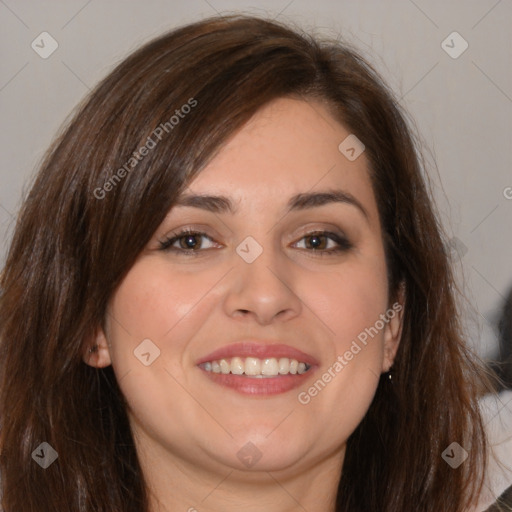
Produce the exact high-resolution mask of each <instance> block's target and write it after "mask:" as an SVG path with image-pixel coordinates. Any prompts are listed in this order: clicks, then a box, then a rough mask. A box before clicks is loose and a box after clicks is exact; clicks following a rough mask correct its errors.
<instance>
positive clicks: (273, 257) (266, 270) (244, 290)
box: [224, 248, 303, 325]
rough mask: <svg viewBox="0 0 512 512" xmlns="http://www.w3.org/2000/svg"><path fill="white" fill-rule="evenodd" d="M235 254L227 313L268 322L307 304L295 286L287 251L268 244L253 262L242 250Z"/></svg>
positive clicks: (289, 315) (284, 317)
mask: <svg viewBox="0 0 512 512" xmlns="http://www.w3.org/2000/svg"><path fill="white" fill-rule="evenodd" d="M235 257H236V258H237V260H236V263H235V268H234V269H233V271H232V272H230V281H229V286H228V291H227V294H226V298H225V302H224V308H225V312H226V314H228V315H229V316H230V317H232V318H247V319H249V318H252V319H253V320H255V321H256V322H257V323H258V324H260V325H267V324H270V323H272V322H273V321H275V320H280V321H288V320H291V319H292V318H294V317H296V316H297V315H299V314H300V313H301V310H302V307H303V304H302V302H301V300H300V298H299V297H298V295H297V294H296V292H295V291H294V289H293V288H294V283H293V271H292V268H291V266H290V262H289V261H287V260H286V258H285V256H284V255H283V254H280V253H279V251H278V250H272V249H270V248H264V249H263V252H262V253H261V254H260V256H258V257H257V258H256V259H255V260H254V261H252V263H248V262H247V261H245V260H244V259H243V258H242V257H240V256H239V255H238V254H236V255H235Z"/></svg>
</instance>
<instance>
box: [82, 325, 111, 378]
mask: <svg viewBox="0 0 512 512" xmlns="http://www.w3.org/2000/svg"><path fill="white" fill-rule="evenodd" d="M84 350H85V351H84V354H83V356H82V359H83V361H84V363H85V364H88V365H89V366H92V367H93V368H105V367H107V366H110V365H111V364H112V359H111V357H110V349H109V343H108V341H107V337H106V335H105V332H104V331H103V328H101V327H99V328H98V331H97V332H96V335H95V338H94V339H93V340H92V341H91V342H90V343H87V344H86V345H85V349H84Z"/></svg>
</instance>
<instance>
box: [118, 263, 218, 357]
mask: <svg viewBox="0 0 512 512" xmlns="http://www.w3.org/2000/svg"><path fill="white" fill-rule="evenodd" d="M211 274H214V275H211ZM218 279H219V278H218V276H217V275H216V273H215V272H212V273H210V274H204V273H203V274H202V275H201V278H200V279H198V277H197V276H195V275H194V273H190V272H189V273H187V272H180V271H179V269H178V270H176V269H174V270H173V272H172V275H171V272H170V271H169V268H168V266H166V265H165V262H163V263H162V262H161V261H156V260H145V261H144V262H140V263H136V264H135V265H134V267H132V269H131V270H130V272H129V274H128V275H127V276H126V278H125V279H124V281H123V282H122V284H121V285H120V287H119V288H118V289H117V291H116V293H115V295H114V297H113V300H112V302H111V304H110V308H109V313H110V315H109V316H110V317H111V318H110V319H109V320H110V322H109V327H110V328H109V334H110V337H111V339H112V348H113V351H114V356H117V357H116V360H117V361H118V362H119V359H120V358H121V357H122V356H123V354H126V353H127V352H129V350H127V348H128V346H130V348H131V349H132V350H133V349H134V348H135V347H136V346H137V345H138V344H139V343H141V341H142V340H144V339H147V338H148V339H151V340H152V341H153V342H154V343H155V344H156V345H157V346H158V347H159V348H160V349H162V350H164V349H165V348H166V345H168V344H169V339H171V338H172V345H173V354H174V355H179V354H180V353H181V351H182V349H183V345H184V343H185V341H186V339H190V338H191V337H192V336H193V333H191V332H185V331H188V330H190V329H192V328H193V327H194V326H196V327H197V324H195V323H191V322H189V321H188V318H189V317H190V316H191V315H192V316H196V315H198V314H200V313H201V311H202V310H203V309H204V304H202V303H201V302H202V300H203V299H204V297H205V296H206V295H207V294H208V291H209V290H210V289H211V288H212V287H213V286H214V285H215V283H216V282H217V281H218ZM205 302H207V301H205ZM132 345H133V346H132Z"/></svg>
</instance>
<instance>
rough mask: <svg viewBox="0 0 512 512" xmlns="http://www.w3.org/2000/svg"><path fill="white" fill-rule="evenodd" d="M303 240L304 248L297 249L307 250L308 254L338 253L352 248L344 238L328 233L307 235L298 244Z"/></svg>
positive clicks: (321, 232)
mask: <svg viewBox="0 0 512 512" xmlns="http://www.w3.org/2000/svg"><path fill="white" fill-rule="evenodd" d="M303 240H304V244H303V245H304V246H303V247H299V248H300V249H305V250H308V249H309V252H319V253H320V254H333V253H338V252H341V251H347V250H349V249H350V248H351V247H352V244H351V243H350V242H349V241H348V240H347V239H346V238H344V237H342V236H339V235H337V234H336V233H330V232H328V231H319V232H314V233H309V234H307V235H305V236H304V237H302V238H301V240H300V242H302V241H303ZM300 242H299V243H300Z"/></svg>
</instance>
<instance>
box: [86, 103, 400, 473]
mask: <svg viewBox="0 0 512 512" xmlns="http://www.w3.org/2000/svg"><path fill="white" fill-rule="evenodd" d="M199 108H200V107H199ZM349 135H350V132H349V131H347V130H346V129H345V128H344V127H343V126H341V125H340V124H339V123H337V122H336V121H335V120H334V119H333V118H332V117H331V115H330V114H329V113H328V111H327V110H326V109H325V108H324V107H323V106H322V105H321V104H320V103H317V102H304V101H299V100H292V99H279V100H276V101H274V102H272V103H271V104H269V105H268V106H266V107H265V108H263V109H261V110H260V111H259V112H258V113H257V114H256V115H255V116H254V117H253V118H252V119H251V120H250V122H249V123H247V124H246V125H245V126H244V127H243V128H242V129H241V130H240V131H239V132H238V133H237V134H236V135H235V136H234V137H233V138H232V139H231V140H230V141H229V142H228V143H227V145H225V146H224V147H223V149H222V150H221V151H220V152H219V153H218V155H217V156H216V157H215V158H214V159H213V160H212V161H211V163H210V164H209V165H208V166H207V167H206V168H205V169H204V170H203V171H202V172H201V173H200V174H199V175H198V176H197V177H196V178H195V179H194V181H192V182H191V183H190V185H189V186H188V188H187V190H186V194H185V195H186V197H184V196H182V201H180V203H182V204H180V205H177V206H175V207H173V208H172V209H171V210H170V211H169V212H168V215H167V217H166V218H165V220H164V222H163V223H162V224H161V225H160V227H159V228H158V230H157V231H156V232H155V233H154V235H153V237H152V238H151V241H150V243H149V244H148V245H147V248H146V249H145V250H144V252H143V253H142V254H141V255H140V257H139V258H138V260H137V261H136V263H135V264H134V265H133V267H132V268H131V270H130V271H129V273H128V274H127V275H126V277H125V279H124V280H123V282H122V283H121V285H120V286H119V288H118V289H117V291H116V292H115V294H114V295H113V297H112V300H111V302H110V305H109V311H108V315H107V322H106V330H105V332H100V333H99V334H98V338H97V340H96V342H97V343H98V344H99V347H100V350H99V351H98V352H96V353H94V354H93V357H92V358H91V359H90V360H89V361H88V362H89V363H90V364H93V365H96V366H106V365H108V364H110V363H111V364H112V365H113V368H114V371H115V374H116V376H117V379H118V382H119V385H120V388H121V390H122V392H123V394H124V396H125V397H126V401H127V403H128V414H129V418H130V422H131V425H132V429H133V432H134V435H135V439H136V443H137V447H138V449H139V451H143V452H144V453H145V454H151V457H152V458H153V460H160V461H162V460H168V461H172V462H171V463H172V464H174V465H176V467H178V466H179V467H183V468H184V467H186V466H190V465H194V466H195V467H200V468H203V469H205V470H208V469H211V470H215V471H219V470H223V471H224V473H226V470H227V469H229V468H231V469H238V470H246V471H250V472H257V471H265V472H266V471H281V472H282V473H281V474H286V473H293V472H297V471H302V470H305V469H306V468H310V467H313V466H314V465H315V464H317V463H318V462H321V461H325V460H328V459H329V460H331V461H333V464H334V465H335V466H336V467H341V463H342V461H343V455H344V448H345V443H346V441H347V438H348V437H349V435H350V434H351V433H352V432H353V431H354V429H355V428H356V426H357V425H358V424H359V422H360V421H361V420H362V418H363V416H364V415H365V413H366V411H367V409H368V407H369V405H370V403H371V401H372V398H373V396H374V393H375V391H376V387H377V383H378V379H379V376H380V374H381V373H382V372H383V371H386V370H387V369H389V367H390V366H391V364H392V360H393V357H394V354H395V351H396V348H397V344H398V339H399V333H400V316H401V315H400V314H398V312H397V307H396V305H395V309H393V308H392V304H389V303H388V283H387V277H386V265H385V257H384V247H383V242H382V237H381V226H380V221H379V216H378V211H377V206H376V201H375V198H374V195H373V191H372V187H371V183H370V178H369V174H368V162H367V159H366V158H365V153H364V151H363V152H362V153H361V154H360V155H359V156H358V153H359V152H360V151H361V149H362V148H361V147H360V146H358V145H357V140H356V141H354V140H353V139H352V138H351V139H348V140H347V141H345V139H346V138H347V137H348V136H349ZM343 141H345V142H344V143H343ZM341 143H343V144H341ZM340 144H341V149H339V146H340ZM352 148H353V150H352ZM328 194H329V195H328ZM196 196H209V197H211V198H209V199H206V198H203V199H200V200H197V199H194V197H196ZM187 230H188V231H190V232H192V233H194V234H186V233H185V234H181V233H183V232H184V231H185V232H186V231H187ZM198 233H200V234H198ZM143 457H144V455H143ZM148 457H149V455H148Z"/></svg>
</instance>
